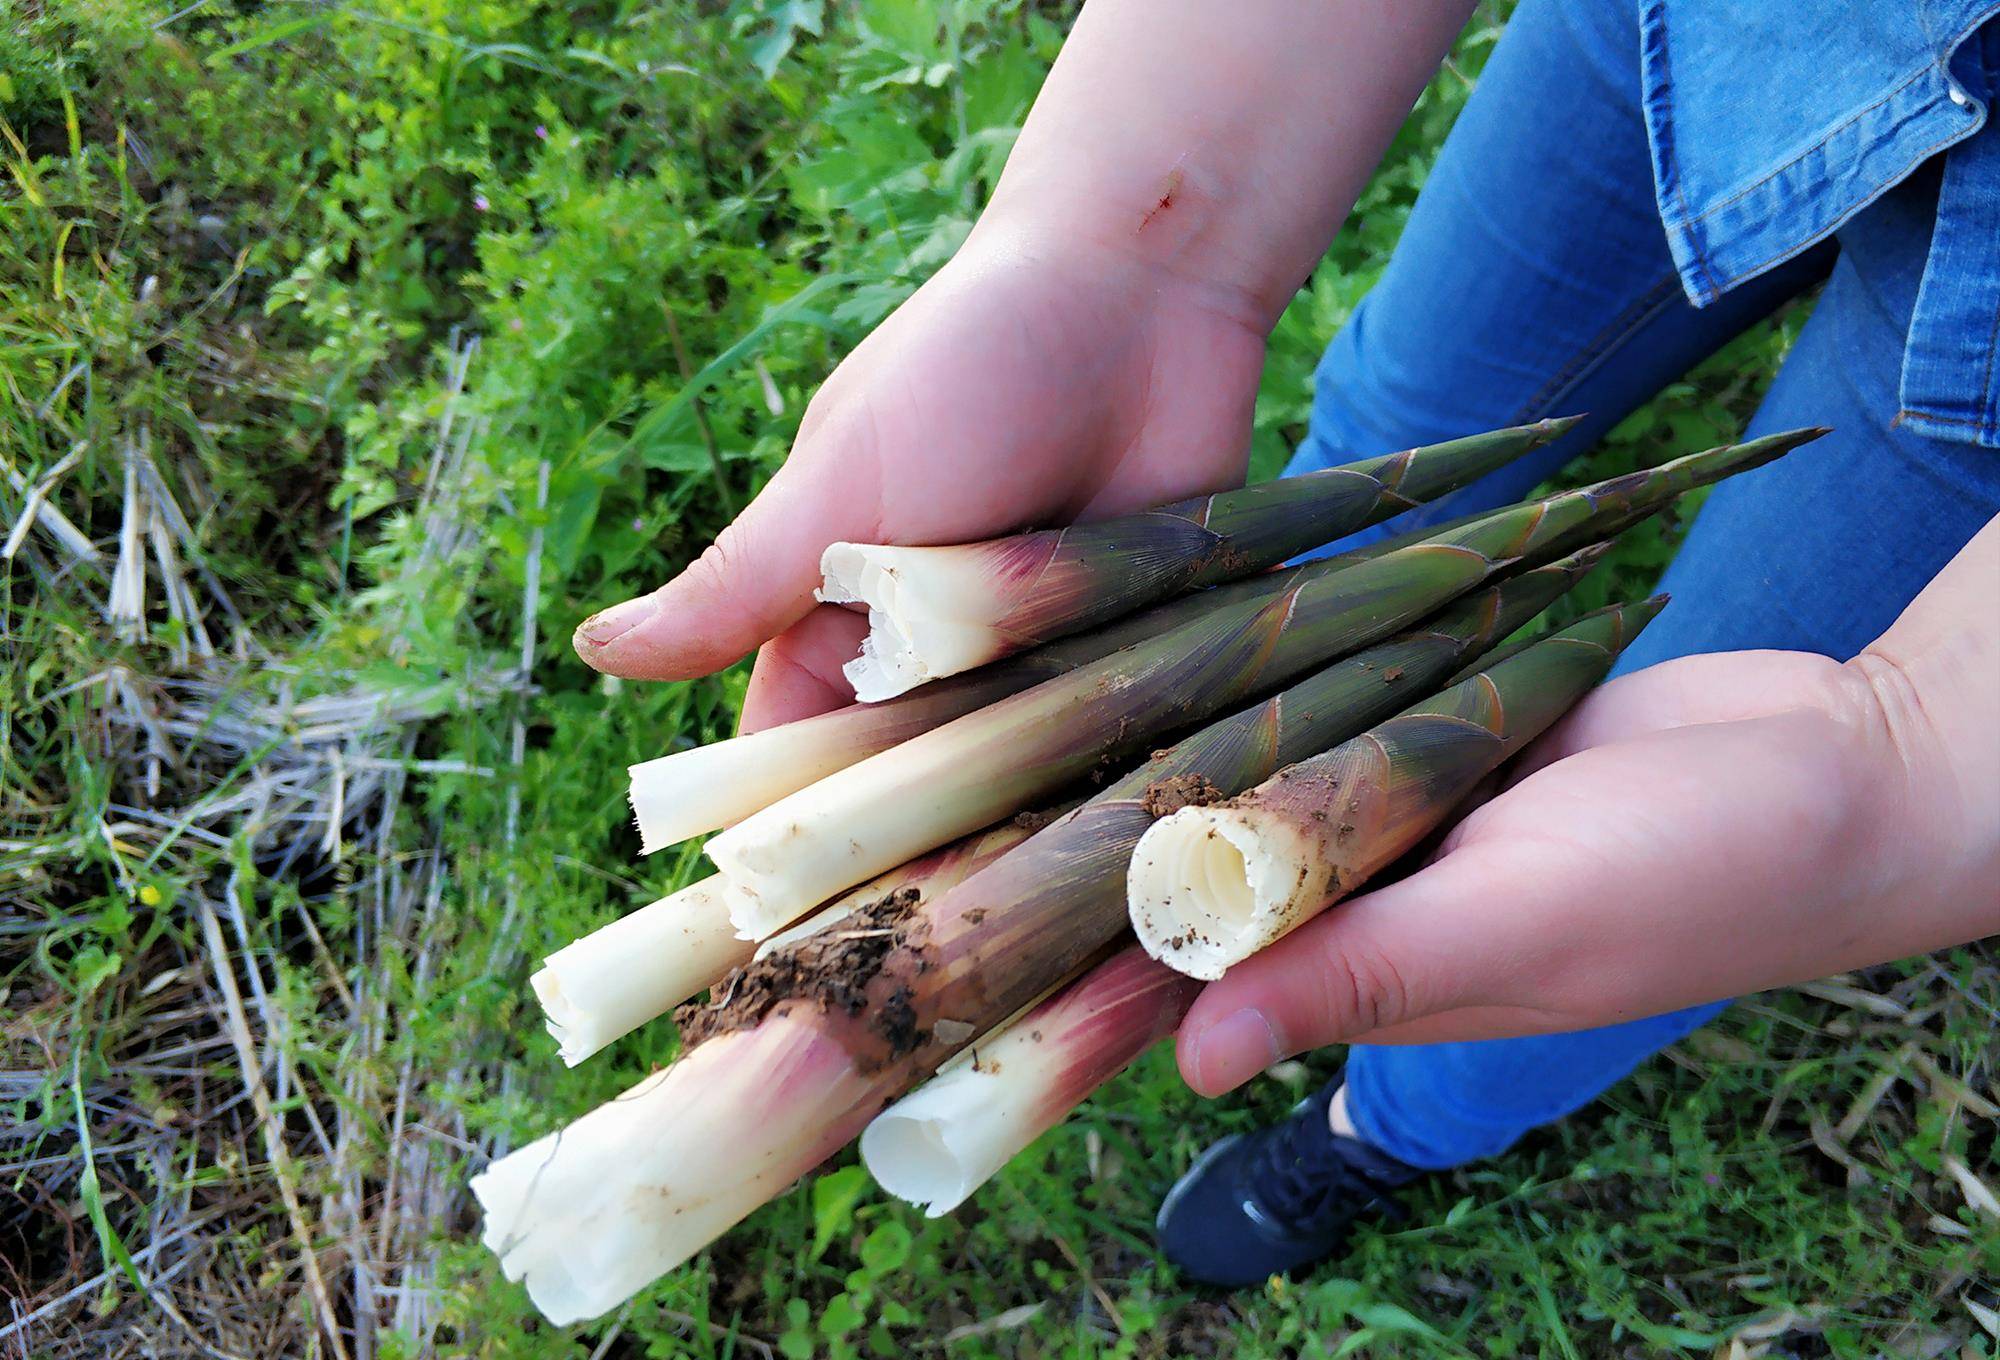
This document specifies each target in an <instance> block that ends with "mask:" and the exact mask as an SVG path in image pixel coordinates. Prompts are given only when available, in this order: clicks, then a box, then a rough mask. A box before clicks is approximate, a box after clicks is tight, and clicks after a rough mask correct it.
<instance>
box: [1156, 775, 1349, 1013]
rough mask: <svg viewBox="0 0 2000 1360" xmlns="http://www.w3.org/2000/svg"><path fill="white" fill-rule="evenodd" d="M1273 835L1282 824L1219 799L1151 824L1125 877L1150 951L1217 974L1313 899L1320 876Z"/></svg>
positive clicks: (1204, 974) (1178, 965) (1207, 977)
mask: <svg viewBox="0 0 2000 1360" xmlns="http://www.w3.org/2000/svg"><path fill="white" fill-rule="evenodd" d="M1273 834H1282V828H1280V829H1278V831H1277V832H1276V833H1274V831H1273V829H1272V828H1270V827H1268V826H1265V825H1262V824H1260V823H1257V822H1254V821H1252V820H1250V819H1248V818H1245V817H1244V816H1242V815H1241V814H1240V813H1238V812H1236V811H1234V810H1233V809H1231V808H1228V807H1222V806H1218V807H1191V808H1183V809H1181V810H1180V811H1179V812H1176V813H1173V814H1172V815H1171V816H1167V817H1163V818H1161V819H1160V820H1159V821H1157V822H1155V823H1153V825H1152V826H1151V827H1149V828H1148V829H1147V831H1146V834H1145V835H1143V836H1141V837H1140V838H1139V843H1138V845H1136V846H1134V847H1133V850H1132V862H1131V865H1130V867H1129V869H1128V870H1127V872H1126V880H1125V882H1126V896H1127V903H1128V906H1129V908H1130V911H1131V916H1132V929H1133V932H1134V933H1135V934H1136V935H1137V936H1138V937H1139V943H1140V945H1142V946H1143V947H1144V948H1145V951H1146V953H1147V954H1149V955H1151V956H1152V957H1153V958H1155V959H1158V960H1159V961H1160V962H1161V963H1164V964H1166V965H1167V966H1168V967H1169V968H1172V969H1173V970H1174V971H1175V972H1178V973H1184V974H1186V975H1187V976H1188V977H1192V978H1200V979H1202V980H1203V981H1207V982H1212V981H1214V980H1215V979H1217V978H1219V977H1221V976H1222V975H1223V973H1224V972H1226V971H1227V970H1228V969H1229V967H1230V966H1231V965H1232V964H1235V963H1238V962H1240V961H1241V960H1243V959H1246V958H1248V957H1249V956H1250V955H1251V954H1253V953H1255V952H1256V951H1257V950H1259V949H1261V948H1263V947H1264V946H1265V945H1267V944H1269V943H1270V942H1271V941H1273V940H1275V939H1277V938H1278V937H1279V936H1280V935H1282V934H1284V933H1285V931H1287V930H1288V929H1290V928H1291V927H1292V926H1293V925H1295V924H1297V921H1298V919H1302V918H1300V916H1299V911H1300V910H1301V909H1302V908H1303V909H1305V910H1309V909H1310V908H1311V907H1315V906H1317V905H1318V901H1317V893H1316V892H1315V891H1314V889H1316V888H1317V887H1319V886H1321V885H1320V882H1319V879H1318V877H1313V878H1311V880H1310V881H1306V880H1302V879H1301V877H1300V875H1299V874H1298V872H1297V868H1298V865H1299V864H1300V863H1301V862H1302V860H1303V858H1304V857H1303V856H1302V855H1301V854H1299V853H1297V851H1296V848H1295V847H1283V846H1278V845H1275V844H1273V843H1272V836H1273ZM1288 848H1290V849H1292V850H1293V853H1286V850H1287V849H1288ZM1308 899H1313V900H1308Z"/></svg>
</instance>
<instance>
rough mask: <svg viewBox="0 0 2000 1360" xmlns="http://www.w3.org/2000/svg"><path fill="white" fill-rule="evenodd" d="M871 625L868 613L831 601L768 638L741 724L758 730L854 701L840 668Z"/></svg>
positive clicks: (745, 699) (745, 698)
mask: <svg viewBox="0 0 2000 1360" xmlns="http://www.w3.org/2000/svg"><path fill="white" fill-rule="evenodd" d="M867 631H868V616H867V615H865V614H857V613H855V612H853V611H852V610H848V609H841V608H839V607H838V606H835V605H830V604H826V605H821V606H820V607H819V608H817V609H815V610H813V611H812V612H811V613H810V614H808V615H806V616H805V617H804V618H802V619H800V620H799V621H798V622H797V623H795V624H793V625H792V626H791V627H790V628H787V629H786V630H785V631H784V632H782V633H780V634H778V635H777V636H776V637H774V638H772V639H771V640H770V641H769V642H767V643H765V644H764V645H763V647H762V648H761V649H759V651H758V653H757V664H756V665H755V666H754V667H753V668H752V669H751V671H750V688H749V690H748V692H746V693H745V694H744V696H743V717H742V721H741V724H740V726H739V727H738V729H737V730H738V731H741V732H758V731H761V730H763V729H764V728H766V727H776V726H778V725H779V724H780V723H788V722H796V721H798V720H799V719H800V718H810V717H812V716H813V715H814V714H815V713H824V712H826V711H827V710H828V709H833V708H842V707H845V706H846V705H848V704H851V703H853V702H854V687H853V686H852V685H850V684H849V683H848V682H847V677H846V676H845V675H843V674H842V673H841V669H840V668H841V667H842V666H843V665H845V664H846V663H847V662H848V661H850V660H852V659H853V657H854V655H855V654H856V653H857V652H859V651H860V650H861V639H862V636H863V635H864V634H865V633H867Z"/></svg>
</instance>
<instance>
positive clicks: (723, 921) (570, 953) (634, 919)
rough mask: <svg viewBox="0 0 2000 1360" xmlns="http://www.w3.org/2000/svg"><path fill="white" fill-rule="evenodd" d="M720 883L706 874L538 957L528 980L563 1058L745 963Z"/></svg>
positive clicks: (745, 950) (598, 1047) (594, 1048)
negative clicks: (535, 969) (537, 968)
mask: <svg viewBox="0 0 2000 1360" xmlns="http://www.w3.org/2000/svg"><path fill="white" fill-rule="evenodd" d="M750 955H751V947H750V946H749V945H748V944H746V943H745V942H744V941H742V940H740V939H738V938H737V937H736V932H735V929H734V927H732V926H731V924H730V921H729V908H728V903H727V901H726V900H725V898H724V896H723V893H722V880H721V878H720V877H719V876H718V877H710V878H705V879H703V880H702V881H701V882H699V883H695V884H691V885H690V886H688V887H685V888H682V889H681V890H680V891H679V892H677V893H674V894H673V895H672V896H669V897H663V898H661V899H660V900H659V901H657V902H654V903H652V904H651V905H649V906H644V907H641V908H639V910H637V911H635V912H632V913H630V914H629V915H626V916H622V917H620V918H619V919H618V920H616V921H613V922H612V923H611V924H610V925H608V926H605V927H603V928H601V929H599V930H594V931H592V932H591V933H590V934H588V935H586V936H584V937H583V938H582V939H580V940H578V941H576V942H575V943H574V944H570V945H567V946H565V947H563V948H561V949H558V950H557V951H556V952H555V953H553V954H551V955H549V956H548V958H546V959H544V960H543V961H542V967H541V969H540V971H538V972H537V973H536V974H535V975H534V976H533V977H532V978H530V979H529V982H530V984H531V985H532V986H533V987H534V989H535V996H536V997H537V998H538V999H539V1000H540V1001H541V1003H542V1011H543V1013H544V1015H545V1016H546V1017H547V1021H548V1030H549V1033H550V1034H552V1035H554V1036H555V1039H556V1042H557V1043H558V1044H559V1045H561V1051H562V1060H563V1062H564V1063H566V1064H568V1065H569V1066H571V1067H575V1066H576V1065H577V1064H578V1063H580V1062H582V1061H583V1060H584V1059H585V1058H588V1057H590V1056H591V1055H592V1054H593V1053H597V1052H600V1051H602V1050H603V1049H604V1048H605V1047H606V1046H607V1045H609V1044H610V1043H612V1042H613V1041H614V1040H616V1039H619V1038H621V1037H623V1036H624V1035H627V1034H630V1033H631V1032H632V1031H633V1030H635V1029H637V1028H638V1027H639V1026H641V1025H643V1024H645V1023H646V1022H647V1021H649V1020H653V1019H656V1018H658V1017H659V1016H662V1015H664V1014H666V1013H667V1012H668V1011H670V1010H672V1009H673V1008H674V1007H675V1006H678V1005H679V1004H680V1003H681V1002H683V1001H685V1000H687V999H688V998H689V997H691V996H693V995H694V994H695V993H696V992H699V991H701V990H702V989H703V988H705V987H709V986H713V985H714V984H715V983H716V982H717V981H718V980H720V979H721V977H722V976H723V974H725V973H727V972H728V971H729V970H730V969H732V968H735V967H738V966H739V965H741V964H744V963H747V962H749V960H750Z"/></svg>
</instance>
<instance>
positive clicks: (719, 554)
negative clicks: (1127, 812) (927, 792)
mask: <svg viewBox="0 0 2000 1360" xmlns="http://www.w3.org/2000/svg"><path fill="white" fill-rule="evenodd" d="M1263 355H1264V331H1263V328H1262V325H1261V324H1260V318H1259V317H1258V315H1257V312H1256V309H1255V308H1254V307H1253V306H1252V305H1251V304H1250V303H1249V302H1248V301H1247V300H1245V299H1243V298H1240V297H1238V296H1235V295H1233V294H1230V293H1227V292H1225V291H1224V290H1222V289H1219V288H1216V287H1213V286H1208V285H1203V284H1198V283H1195V282H1192V281H1190V280H1188V279H1186V278H1184V277H1181V276H1178V275H1176V274H1174V273H1173V272H1172V271H1171V270H1170V269H1169V268H1168V267H1167V266H1164V265H1162V264H1159V263H1156V262H1150V261H1146V260H1143V259H1141V258H1140V257H1138V256H1137V255H1136V254H1134V253H1131V252H1127V251H1122V250H1119V249H1117V248H1114V247H1108V246H1102V245H1094V244H1091V243H1088V242H1084V241H1075V240H1071V241H1061V242H1052V241H1048V240H1045V239H1041V238H1039V237H1038V236H1036V235H1035V234H1034V233H1032V232H1025V231H1020V230H1009V229H1007V228H1003V227H996V226H995V225H994V224H992V223H990V222H989V223H986V224H983V225H982V227H981V228H980V230H978V231H976V232H975V233H974V235H973V237H972V239H971V240H970V241H968V242H967V244H966V246H965V247H964V249H962V250H961V251H960V252H959V254H958V255H957V256H956V257H955V258H954V259H953V260H952V261H951V263H950V264H948V265H947V266H946V267H945V268H944V269H943V270H941V271H940V272H939V273H938V274H937V275H936V276H935V277H934V278H932V279H931V280H930V281H929V282H928V283H926V284H925V285H924V286H923V287H922V288H920V289H919V290H918V291H917V292H916V294H915V295H914V296H912V297H911V298H910V300H909V301H908V302H906V303H904V304H903V306H902V307H900V308H899V309H897V311H896V312H895V313H894V314H893V315H891V316H890V317H889V318H888V319H887V320H886V321H884V322H883V323H882V325H881V326H880V327H878V328H877V329H876V331H875V332H874V333H873V334H872V335H870V336H869V337H868V338H867V340H865V341H864V342H863V343H862V344H861V345H860V346H859V347H858V348H857V349H855V351H854V352H853V354H851V355H850V356H849V357H848V358H847V360H846V361H845V362H844V363H842V364H841V365H840V366H839V368H838V369H836V370H835V372H834V373H833V375H832V377H830V378H829V379H828V380H827V382H826V384H825V385H824V386H823V387H822V388H821V389H820V391H819V393H818V395H817V396H815V397H814V398H813V400H812V402H811V404H810V405H809V406H808V407H807V409H806V414H805V418H804V420H803V422H802V423H801V425H800V428H799V437H798V442H797V443H796V445H795V446H794V447H793V449H792V453H791V456H790V458H788V459H787V460H786V462H785V465H784V466H783V467H782V468H781V469H779V471H778V473H777V475H776V476H774V477H773V478H772V479H771V482H770V484H769V485H768V486H766V487H765V488H764V490H763V492H762V493H761V494H760V495H759V496H758V497H757V498H756V500H755V501H753V502H752V503H751V504H750V506H749V507H748V508H747V509H745V510H744V512H743V513H742V514H741V515H740V516H738V517H737V519H736V521H735V522H734V523H733V524H731V525H729V526H728V527H727V528H726V529H724V530H723V531H722V533H721V534H720V535H719V536H718V537H717V538H716V540H715V542H714V544H713V545H711V546H710V547H709V548H708V550H707V551H706V552H704V553H703V554H702V555H701V557H700V558H699V559H697V560H696V561H695V562H694V563H693V564H692V565H690V566H689V567H688V569H687V570H686V571H684V572H682V573H681V574H680V575H679V576H677V577H676V578H674V579H673V580H671V581H669V582H667V584H665V585H664V586H661V587H660V588H659V589H657V590H655V591H653V592H652V593H650V594H648V595H643V596H640V597H638V598H637V599H632V600H627V601H625V602H624V603H622V604H619V605H616V606H614V607H612V608H610V609H606V610H604V611H603V612H602V613H599V614H597V615H595V616H593V617H592V618H590V619H588V620H586V621H585V622H584V624H583V625H582V626H581V627H580V628H578V629H577V632H576V639H575V643H576V649H577V653H578V654H579V655H580V656H581V657H582V658H583V659H584V660H585V661H587V662H588V663H589V664H590V665H592V666H594V667H596V668H597V669H598V670H601V671H605V672H608V673H609V674H612V675H619V676H626V677H630V678H633V679H647V680H679V679H687V678H690V677H693V676H697V675H704V674H707V673H709V672H711V671H715V670H719V669H721V668H722V667H724V666H727V665H729V664H730V663H731V662H733V661H735V660H736V659H737V658H739V657H741V656H742V655H743V654H744V653H746V652H748V651H749V650H751V649H752V648H753V647H757V646H759V645H760V644H763V651H762V652H761V654H760V655H759V656H758V659H757V664H756V667H755V669H754V671H753V672H752V676H751V683H750V691H749V694H748V696H747V698H746V699H745V701H744V705H743V719H742V726H743V730H744V731H746V732H747V731H754V730H756V729H758V728H761V727H768V726H771V725H773V724H775V723H780V722H786V721H790V720H792V719H794V718H800V717H805V716H808V715H810V714H812V713H816V712H820V711H822V710H825V709H828V708H832V707H836V706H838V705H840V704H844V703H849V702H852V699H853V692H852V690H851V689H850V688H849V687H848V685H847V683H846V681H845V680H844V678H843V677H842V675H841V671H840V667H841V665H842V663H844V662H845V661H847V660H848V659H850V658H851V657H853V656H854V655H855V653H856V652H857V651H858V650H859V646H860V640H861V637H862V635H863V633H865V632H866V620H865V619H864V617H863V616H861V615H860V614H857V613H853V612H851V611H848V610H845V609H840V608H837V607H834V606H815V604H814V601H813V588H814V587H815V586H816V585H818V583H819V560H820V553H821V552H822V551H823V550H824V549H825V548H826V546H827V544H829V543H832V542H835V541H838V540H850V541H855V542H863V543H898V544H925V543H957V542H968V541H972V540H976V539H981V538H987V537H991V536H993V535H996V534H1000V533H1005V532H1008V531H1011V530H1014V529H1019V528H1022V527H1024V526H1028V525H1041V524H1058V523H1066V522H1068V521H1069V520H1071V519H1074V518H1077V517H1080V516H1092V515H1104V514H1110V513H1116V512H1119V511H1124V510H1129V509H1132V508H1135V507H1138V506H1141V505H1147V504H1152V503H1156V502H1159V501H1166V500H1172V499H1176V498H1178V497H1181V496H1186V495H1192V494H1195V493H1197V492H1202V491H1210V490H1217V489H1221V488H1223V487H1225V486H1233V485H1236V484H1239V483H1240V482H1241V481H1242V478H1243V472H1244V462H1245V456H1246V451H1247V448H1248V443H1249V434H1250V420H1251V410H1252V403H1253V401H1254V399H1255V395H1256V389H1257V380H1258V374H1259V371H1260V368H1261V365H1262V362H1263Z"/></svg>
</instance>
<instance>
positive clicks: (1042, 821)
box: [1014, 810, 1061, 836]
mask: <svg viewBox="0 0 2000 1360" xmlns="http://www.w3.org/2000/svg"><path fill="white" fill-rule="evenodd" d="M1060 815H1061V814H1060V813H1057V812H1053V811H1039V812H1038V811H1033V810H1030V811H1027V812H1017V813H1015V814H1014V825H1015V826H1018V827H1020V828H1021V830H1023V831H1025V832H1027V833H1028V834H1029V835H1030V836H1032V835H1034V834H1035V833H1036V832H1037V831H1040V830H1041V829H1042V828H1043V827H1045V826H1047V825H1048V824H1049V823H1050V822H1053V821H1054V820H1055V819H1056V818H1057V817H1059V816H1060Z"/></svg>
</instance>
